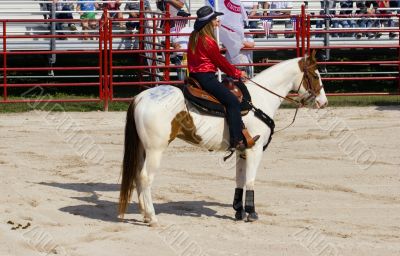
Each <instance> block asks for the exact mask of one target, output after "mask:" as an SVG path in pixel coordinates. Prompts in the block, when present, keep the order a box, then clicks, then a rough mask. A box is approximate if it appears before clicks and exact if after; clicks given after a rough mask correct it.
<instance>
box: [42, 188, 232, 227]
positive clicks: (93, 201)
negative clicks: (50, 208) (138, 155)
mask: <svg viewBox="0 0 400 256" xmlns="http://www.w3.org/2000/svg"><path fill="white" fill-rule="evenodd" d="M39 184H40V185H45V186H52V187H57V188H62V189H68V190H74V191H77V192H86V193H91V195H88V196H82V197H71V198H73V199H76V200H80V201H84V202H87V204H80V205H74V206H67V207H63V208H60V209H59V210H60V211H63V212H67V213H70V214H74V215H79V216H83V217H87V218H91V219H97V220H103V221H110V222H129V223H134V224H138V225H144V224H143V223H141V221H139V220H136V219H125V220H122V219H120V218H118V213H117V208H118V203H117V202H112V201H107V200H102V199H99V192H102V191H103V192H106V191H119V188H120V185H119V184H107V183H56V182H41V183H39ZM214 206H216V207H231V205H230V204H221V203H217V202H208V201H204V200H201V201H177V202H167V203H155V204H154V208H155V210H156V213H157V214H173V215H177V216H191V217H201V216H208V217H213V218H219V219H228V220H234V218H233V217H230V216H226V215H218V213H217V211H216V210H213V209H211V208H210V207H214ZM126 214H139V210H138V207H137V206H136V203H131V204H130V205H129V207H128V209H127V212H126ZM139 223H141V224H139Z"/></svg>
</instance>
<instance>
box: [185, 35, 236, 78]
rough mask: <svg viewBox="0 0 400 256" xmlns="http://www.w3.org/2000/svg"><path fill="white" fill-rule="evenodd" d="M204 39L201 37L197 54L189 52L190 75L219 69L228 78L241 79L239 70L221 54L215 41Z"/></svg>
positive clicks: (196, 50)
mask: <svg viewBox="0 0 400 256" xmlns="http://www.w3.org/2000/svg"><path fill="white" fill-rule="evenodd" d="M204 40H205V41H204V43H203V39H202V38H200V37H199V39H198V41H197V46H196V49H195V52H194V53H193V52H192V51H191V50H190V49H188V50H187V52H188V53H187V61H188V67H189V72H190V73H206V72H214V73H215V72H217V68H219V69H220V70H222V71H223V72H224V73H225V74H227V75H228V76H231V77H234V78H240V76H241V72H240V70H239V69H237V68H235V67H234V66H232V65H231V64H230V63H229V62H228V61H227V60H226V59H225V58H224V56H222V55H221V53H220V52H219V47H218V45H217V43H216V42H215V41H214V39H212V38H210V37H208V36H206V37H205V38H204Z"/></svg>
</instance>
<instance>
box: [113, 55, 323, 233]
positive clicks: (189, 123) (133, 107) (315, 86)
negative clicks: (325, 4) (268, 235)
mask: <svg viewBox="0 0 400 256" xmlns="http://www.w3.org/2000/svg"><path fill="white" fill-rule="evenodd" d="M256 84H258V86H256ZM260 85H262V86H263V87H265V88H267V89H268V90H270V91H272V92H274V93H276V94H278V95H281V96H283V97H285V96H286V95H288V94H289V92H290V91H295V92H298V94H299V97H300V99H307V102H308V103H310V104H309V106H312V107H316V108H322V107H324V106H325V105H326V104H327V102H328V101H327V98H326V96H325V92H324V89H323V87H322V81H321V76H320V74H319V72H318V70H317V65H316V60H315V58H314V55H313V56H311V57H303V58H295V59H290V60H287V61H283V62H281V63H279V64H277V65H275V66H272V67H270V68H268V69H266V70H264V71H263V72H261V73H260V74H258V75H257V76H255V77H254V78H253V80H251V81H247V82H246V86H247V88H248V90H249V92H250V95H251V98H252V103H253V105H254V106H256V107H257V108H258V109H261V110H262V111H263V112H264V113H266V114H267V115H268V116H269V117H271V118H274V115H275V112H276V111H277V109H278V108H279V106H280V104H281V103H282V101H283V99H282V98H281V97H278V96H276V95H275V94H272V93H270V92H268V91H266V90H265V89H264V88H261V87H260ZM243 122H244V123H245V125H246V127H247V129H248V130H249V132H250V133H251V134H259V135H260V136H261V137H260V139H259V140H258V141H257V143H256V145H255V146H254V147H252V148H251V149H247V150H246V152H245V154H246V159H243V158H240V154H236V155H237V156H236V157H237V162H236V190H235V197H234V203H233V207H234V209H235V211H236V219H238V220H240V219H244V218H245V216H246V213H247V214H248V216H247V219H248V220H249V221H254V220H256V219H257V213H256V212H255V207H254V182H255V177H256V173H257V169H258V166H259V164H260V161H261V158H262V156H263V146H264V145H266V144H267V143H268V139H269V136H270V133H271V130H270V128H269V127H268V126H267V125H266V124H265V123H264V122H262V121H261V120H260V119H259V118H257V117H256V116H255V114H254V112H253V111H251V112H250V113H248V114H247V115H246V116H244V117H243ZM175 138H180V139H183V140H185V141H187V142H189V143H191V144H195V145H197V146H199V147H206V148H207V149H209V150H219V151H225V150H226V149H227V147H228V144H227V142H228V141H229V134H228V129H227V123H226V122H225V119H224V118H221V117H216V116H210V115H206V114H203V113H201V112H198V111H195V110H194V109H193V108H192V107H190V104H188V103H187V102H186V101H185V99H184V96H183V94H182V91H181V90H180V89H178V88H176V87H173V86H158V87H154V88H151V89H148V90H146V91H143V92H142V93H140V94H138V95H137V96H136V97H135V98H134V100H133V102H132V103H131V104H130V106H129V109H128V112H127V120H126V127H125V152H124V160H123V167H122V184H121V191H120V199H119V213H120V214H121V215H122V216H123V215H124V213H125V211H126V208H127V205H128V203H129V202H130V200H131V196H132V192H133V190H134V188H136V190H137V194H138V198H139V209H140V212H141V213H142V214H143V216H144V222H146V223H150V225H151V226H153V225H157V217H156V214H155V211H154V206H153V201H152V196H151V186H152V183H153V180H154V176H155V174H156V170H157V169H158V168H159V167H160V162H161V157H162V154H163V152H164V150H165V149H166V148H167V147H168V145H169V143H170V142H171V141H173V140H174V139H175ZM244 188H245V189H246V200H245V206H244V207H243V189H244Z"/></svg>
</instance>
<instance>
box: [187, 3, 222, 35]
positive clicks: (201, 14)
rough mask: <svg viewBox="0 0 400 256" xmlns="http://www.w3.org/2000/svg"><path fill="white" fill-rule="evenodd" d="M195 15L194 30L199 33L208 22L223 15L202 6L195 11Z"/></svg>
mask: <svg viewBox="0 0 400 256" xmlns="http://www.w3.org/2000/svg"><path fill="white" fill-rule="evenodd" d="M196 15H197V19H196V21H195V22H194V30H196V31H200V30H201V29H202V28H203V27H204V26H205V25H207V23H208V22H210V21H212V20H213V19H215V18H216V17H217V16H220V15H224V14H223V13H222V12H214V11H213V9H212V8H211V7H210V6H203V7H201V8H200V9H198V10H197V12H196Z"/></svg>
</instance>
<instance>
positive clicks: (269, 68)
mask: <svg viewBox="0 0 400 256" xmlns="http://www.w3.org/2000/svg"><path fill="white" fill-rule="evenodd" d="M301 58H302V57H296V58H293V59H288V60H284V61H281V62H279V63H277V64H275V65H273V66H271V67H268V68H266V69H264V70H263V71H261V72H260V73H259V74H264V73H270V72H274V71H276V70H277V69H280V68H281V66H283V65H286V64H287V63H288V62H291V61H298V60H300V59H301Z"/></svg>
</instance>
